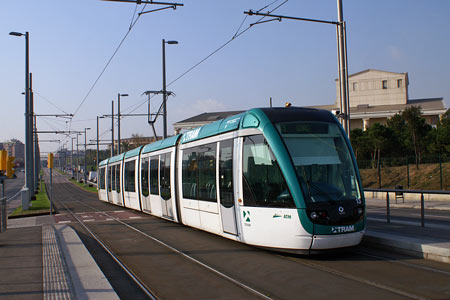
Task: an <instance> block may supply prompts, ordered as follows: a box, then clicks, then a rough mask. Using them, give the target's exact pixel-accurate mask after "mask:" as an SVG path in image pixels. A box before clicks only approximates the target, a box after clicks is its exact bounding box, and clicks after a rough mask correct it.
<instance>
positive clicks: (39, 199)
mask: <svg viewBox="0 0 450 300" xmlns="http://www.w3.org/2000/svg"><path fill="white" fill-rule="evenodd" d="M30 204H31V206H30V208H29V209H27V210H22V205H21V206H19V207H18V208H16V209H15V210H14V211H13V212H12V214H11V215H10V217H22V216H29V215H40V214H48V213H50V201H49V200H48V197H47V193H46V190H45V184H44V181H41V182H40V189H39V193H38V194H36V200H33V201H31V203H30Z"/></svg>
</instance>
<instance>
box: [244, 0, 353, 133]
mask: <svg viewBox="0 0 450 300" xmlns="http://www.w3.org/2000/svg"><path fill="white" fill-rule="evenodd" d="M337 9H338V21H337V22H336V21H326V20H316V19H307V18H298V17H289V16H281V15H274V14H271V13H261V12H259V11H253V10H249V11H246V12H244V14H246V15H249V16H252V15H255V16H265V17H273V18H274V19H270V20H265V21H261V19H260V21H258V22H256V23H253V24H251V26H253V25H257V24H262V23H267V22H270V21H281V20H282V19H288V20H297V21H308V22H316V23H324V24H332V25H335V26H336V35H337V49H338V69H339V87H340V115H339V118H340V121H341V124H342V127H343V128H344V130H345V132H346V133H347V136H348V137H349V138H350V101H349V97H348V67H347V41H346V39H347V36H346V28H345V21H344V17H343V8H342V0H337Z"/></svg>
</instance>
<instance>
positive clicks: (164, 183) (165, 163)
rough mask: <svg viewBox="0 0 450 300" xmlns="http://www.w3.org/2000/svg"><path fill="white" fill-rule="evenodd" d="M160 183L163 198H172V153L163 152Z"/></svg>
mask: <svg viewBox="0 0 450 300" xmlns="http://www.w3.org/2000/svg"><path fill="white" fill-rule="evenodd" d="M159 174H160V181H159V182H160V184H161V198H163V199H164V200H169V199H170V198H171V191H170V153H166V154H161V158H160V169H159Z"/></svg>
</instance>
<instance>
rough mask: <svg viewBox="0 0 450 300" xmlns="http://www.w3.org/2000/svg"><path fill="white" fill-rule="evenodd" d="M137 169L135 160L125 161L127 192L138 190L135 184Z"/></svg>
mask: <svg viewBox="0 0 450 300" xmlns="http://www.w3.org/2000/svg"><path fill="white" fill-rule="evenodd" d="M135 170H136V165H135V161H134V160H132V161H129V162H126V163H125V191H127V192H135V191H136V185H135V182H134V180H135V176H136V174H135Z"/></svg>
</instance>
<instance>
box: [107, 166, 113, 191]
mask: <svg viewBox="0 0 450 300" xmlns="http://www.w3.org/2000/svg"><path fill="white" fill-rule="evenodd" d="M111 172H112V167H109V168H108V178H107V181H108V192H111Z"/></svg>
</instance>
